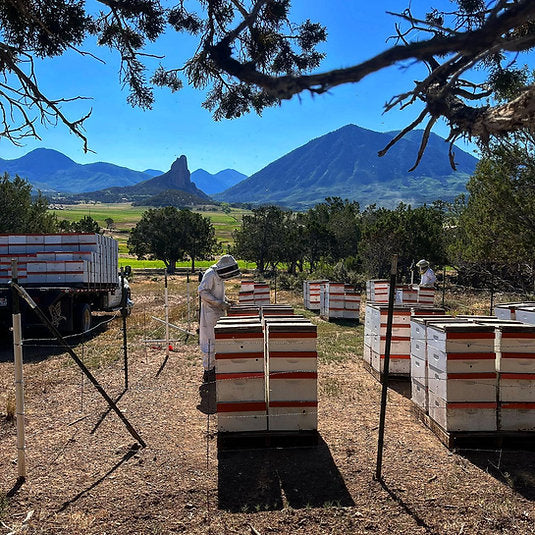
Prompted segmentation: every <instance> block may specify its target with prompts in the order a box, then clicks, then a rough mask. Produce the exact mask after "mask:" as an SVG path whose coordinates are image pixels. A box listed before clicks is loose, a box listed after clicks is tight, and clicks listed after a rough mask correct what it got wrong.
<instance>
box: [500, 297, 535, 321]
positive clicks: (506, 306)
mask: <svg viewBox="0 0 535 535" xmlns="http://www.w3.org/2000/svg"><path fill="white" fill-rule="evenodd" d="M530 306H535V303H534V302H532V301H529V302H517V303H499V304H497V305H496V306H495V307H494V314H495V316H496V317H497V318H499V319H504V320H515V319H517V318H516V310H517V309H518V308H521V307H530Z"/></svg>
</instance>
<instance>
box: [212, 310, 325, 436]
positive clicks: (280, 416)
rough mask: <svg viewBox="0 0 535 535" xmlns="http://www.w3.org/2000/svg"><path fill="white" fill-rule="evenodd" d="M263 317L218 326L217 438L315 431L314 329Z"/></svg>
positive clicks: (293, 319)
mask: <svg viewBox="0 0 535 535" xmlns="http://www.w3.org/2000/svg"><path fill="white" fill-rule="evenodd" d="M266 312H267V313H266V314H265V315H264V314H263V315H262V318H260V317H259V316H251V317H244V316H242V317H234V318H222V319H221V320H220V321H219V322H218V324H217V325H216V328H215V334H216V393H217V394H216V395H217V412H218V429H219V431H221V432H236V431H300V430H315V429H317V352H316V339H317V331H316V326H315V325H313V324H312V323H310V322H309V321H308V320H306V319H305V318H303V317H302V316H296V315H293V311H291V312H292V314H287V315H285V316H281V315H273V316H271V315H269V312H270V311H269V310H266ZM285 312H288V310H287V309H286V310H285Z"/></svg>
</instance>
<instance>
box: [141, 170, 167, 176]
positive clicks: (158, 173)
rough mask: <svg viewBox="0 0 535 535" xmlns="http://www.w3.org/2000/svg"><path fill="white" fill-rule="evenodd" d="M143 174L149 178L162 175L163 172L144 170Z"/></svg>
mask: <svg viewBox="0 0 535 535" xmlns="http://www.w3.org/2000/svg"><path fill="white" fill-rule="evenodd" d="M143 172H144V173H145V174H146V175H149V176H150V177H155V176H160V175H163V171H158V169H145V171H143Z"/></svg>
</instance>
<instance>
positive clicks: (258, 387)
mask: <svg viewBox="0 0 535 535" xmlns="http://www.w3.org/2000/svg"><path fill="white" fill-rule="evenodd" d="M215 344H216V356H215V357H216V398H217V414H218V428H219V430H220V431H234V432H235V431H262V430H265V429H266V428H267V405H266V400H265V389H266V382H265V373H264V335H263V332H262V325H261V323H260V317H259V316H256V317H252V318H248V319H247V320H237V321H230V322H218V324H217V325H216V326H215Z"/></svg>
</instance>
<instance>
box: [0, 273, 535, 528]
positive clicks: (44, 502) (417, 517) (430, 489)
mask: <svg viewBox="0 0 535 535" xmlns="http://www.w3.org/2000/svg"><path fill="white" fill-rule="evenodd" d="M238 287H239V284H238V283H237V282H233V283H231V284H230V285H229V294H230V295H231V296H234V297H235V298H236V297H237V290H238ZM195 289H196V283H195V282H193V281H192V284H191V287H190V290H191V296H192V302H191V305H192V306H191V313H192V316H193V317H195V308H196V307H195V306H194V305H195V304H196V296H195ZM132 291H133V295H134V299H135V302H136V305H135V307H134V311H133V313H132V316H131V317H130V318H129V319H128V327H129V328H128V343H129V355H130V388H129V390H128V392H127V393H126V394H125V395H124V396H123V397H122V398H121V400H120V402H119V406H120V408H121V409H123V410H124V411H125V415H126V416H127V417H128V419H129V420H130V421H131V423H132V425H134V427H135V428H136V429H137V430H138V432H139V433H140V434H141V436H142V437H143V439H144V440H145V441H146V442H147V447H146V448H144V449H141V450H138V451H131V450H130V446H131V445H132V443H133V439H132V438H131V437H130V435H129V434H128V433H127V432H126V430H125V428H124V426H123V425H122V424H121V423H120V421H119V420H118V418H116V417H115V415H113V414H111V415H108V416H107V417H106V418H105V419H104V420H103V422H102V424H100V425H99V426H98V428H97V429H96V431H95V432H94V433H93V434H92V431H93V430H94V428H95V426H96V424H97V423H98V421H99V420H100V418H101V415H102V413H103V411H104V410H105V408H106V407H105V404H104V403H103V401H102V399H101V398H100V397H99V396H98V394H96V392H95V390H94V389H93V388H92V387H90V385H88V383H87V380H86V381H85V383H83V387H82V382H81V374H80V372H79V370H78V369H77V368H76V367H75V366H72V365H70V364H69V365H67V363H68V362H69V361H70V359H69V358H68V356H66V355H65V354H63V353H61V352H59V351H57V350H55V349H54V348H52V347H49V348H36V349H35V353H32V354H28V353H29V349H28V348H26V349H25V358H26V357H31V358H28V359H27V361H26V363H25V382H26V386H27V389H26V409H27V420H28V425H27V437H28V449H27V452H28V470H29V478H28V481H27V482H26V483H25V484H24V485H23V486H22V488H21V489H20V490H19V491H18V492H17V493H16V494H15V495H14V496H13V497H12V498H10V499H9V503H8V500H7V498H6V497H5V496H6V494H7V492H8V491H9V490H10V489H11V488H12V487H13V484H14V481H15V479H16V466H15V465H14V463H13V462H12V460H13V458H14V457H15V456H16V453H15V429H14V426H12V425H9V426H7V425H4V426H2V425H0V518H2V515H3V519H2V520H3V522H5V523H6V525H9V526H18V527H19V528H20V530H21V531H22V532H27V533H28V534H30V533H42V534H49V533H50V534H52V533H53V534H54V535H56V534H58V535H63V534H65V535H67V534H69V535H71V534H78V533H80V534H82V533H84V534H86V533H87V534H90V535H92V534H95V535H96V534H101V533H113V534H114V535H127V534H128V535H130V534H140V535H141V534H143V535H145V534H170V533H187V534H188V535H201V534H202V535H204V534H211V535H219V534H221V535H223V534H224V535H226V534H249V533H252V532H253V530H252V528H251V526H252V527H253V528H254V529H256V530H257V531H258V532H259V533H261V534H262V535H268V534H271V533H273V534H278V535H290V534H291V535H300V534H301V535H304V534H306V535H323V534H331V533H336V534H340V535H346V534H347V535H349V534H351V535H353V534H364V533H372V532H373V533H377V534H378V535H387V534H391V533H396V534H399V535H419V534H424V533H425V534H440V535H459V533H462V534H463V535H490V534H494V533H501V534H506V533H515V534H518V535H527V534H530V533H535V528H534V526H535V506H534V500H535V481H534V480H533V474H534V473H535V461H534V459H533V456H531V457H530V456H529V455H526V454H525V453H517V452H469V453H466V454H464V455H463V456H461V455H458V454H456V453H451V452H449V451H448V450H447V449H446V448H445V447H444V446H443V445H442V444H441V443H439V442H438V440H437V439H436V438H435V437H434V436H433V435H432V433H430V432H429V430H427V429H426V428H424V427H422V426H421V425H420V424H419V423H418V422H417V421H416V419H415V418H414V416H413V415H412V414H411V402H410V400H409V399H407V398H406V397H405V396H404V395H403V394H402V393H400V392H399V391H397V390H395V389H391V390H390V391H389V395H388V399H389V405H388V411H387V428H386V449H385V457H384V468H383V473H384V475H385V481H384V485H381V484H380V483H378V482H377V481H375V480H374V478H373V473H374V468H375V454H376V444H377V424H378V410H379V400H380V392H381V388H380V385H379V383H378V382H377V381H375V380H374V379H373V378H372V377H371V376H370V375H369V374H368V373H366V372H365V370H364V369H363V367H362V362H361V360H360V358H359V356H360V354H361V345H362V326H353V325H349V324H343V323H340V324H337V323H327V322H324V321H322V320H320V319H319V318H318V317H317V315H316V314H312V313H310V312H308V311H306V312H305V311H303V310H302V299H301V296H300V295H299V294H296V293H289V292H281V293H280V294H279V296H278V300H279V302H287V303H290V304H292V305H294V306H295V307H296V308H297V310H296V311H297V312H303V313H304V314H305V315H307V316H308V317H310V318H311V319H312V321H314V322H315V323H316V324H317V325H318V331H319V333H320V334H319V336H320V338H319V343H320V348H319V350H320V361H319V373H318V376H319V427H320V434H321V439H322V440H321V444H320V445H319V446H318V448H310V449H304V450H299V449H287V450H260V451H240V452H239V453H237V454H233V453H232V452H227V454H224V453H223V452H221V451H220V450H218V448H217V440H216V433H214V429H215V425H216V418H215V416H214V415H207V414H206V413H205V412H203V396H206V389H204V390H203V388H200V381H199V380H200V377H201V374H202V371H201V366H200V353H199V351H198V348H197V347H196V344H195V343H194V342H192V341H191V340H190V341H189V342H188V343H187V344H185V343H184V342H183V341H182V342H179V343H177V344H176V347H175V349H176V351H175V352H173V353H171V356H170V358H169V361H168V362H167V364H166V366H165V367H164V368H163V370H162V371H161V372H160V373H159V374H158V371H159V370H160V368H161V365H162V362H163V360H164V357H165V352H164V351H163V350H160V349H152V348H151V347H150V345H149V346H145V345H144V344H143V343H142V341H143V339H144V338H146V337H149V335H150V336H154V337H160V336H162V334H163V328H162V326H161V324H159V323H158V322H157V321H155V320H153V319H151V316H156V317H160V318H163V315H164V309H163V278H162V277H159V278H141V277H138V278H134V280H133V281H132ZM186 293H187V292H186V284H185V278H184V277H178V276H177V277H171V278H170V279H169V294H170V302H171V310H170V319H171V321H172V322H173V323H176V324H177V325H179V326H186V325H187V300H186ZM451 299H452V301H451V302H452V303H454V302H457V304H458V306H459V307H460V306H461V304H462V305H463V307H464V306H466V307H468V306H471V305H470V304H469V303H470V300H468V299H465V300H461V298H460V297H459V296H453V297H452V298H451ZM461 301H462V302H461ZM463 311H466V309H463ZM192 325H193V326H192V328H195V327H196V324H195V323H194V322H193V323H192ZM171 333H172V335H173V334H175V333H174V331H171ZM121 344H122V333H121V322H120V321H119V320H114V321H113V322H111V323H110V325H109V327H108V328H107V329H106V330H105V331H103V332H100V333H99V334H98V335H95V336H92V337H89V338H87V339H85V340H84V342H83V345H84V356H85V359H87V361H88V362H89V361H91V362H93V359H95V362H94V363H93V364H92V365H93V366H94V367H93V372H94V374H95V376H96V378H97V379H98V380H99V382H100V383H101V384H102V385H103V386H104V387H105V388H106V389H107V391H108V392H109V393H110V395H112V396H114V397H117V396H118V395H119V394H120V392H121V391H122V385H123V383H122V380H123V375H122V358H121V356H122V349H121ZM75 350H76V352H77V353H78V354H79V355H80V353H81V351H82V342H81V340H76V341H75ZM26 351H28V353H26ZM97 356H99V358H97ZM12 381H13V378H12V365H11V362H10V358H9V355H7V356H6V358H4V359H0V392H1V391H7V389H8V387H9V385H12ZM2 404H3V405H4V404H5V402H4V401H2ZM494 466H498V467H499V469H495V468H493V467H494ZM30 510H35V514H34V515H33V517H32V518H31V520H30V521H28V522H27V523H26V525H25V526H22V524H21V522H22V519H23V518H25V516H26V515H27V513H28V511H30ZM0 526H1V524H0ZM0 533H3V532H2V528H0Z"/></svg>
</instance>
